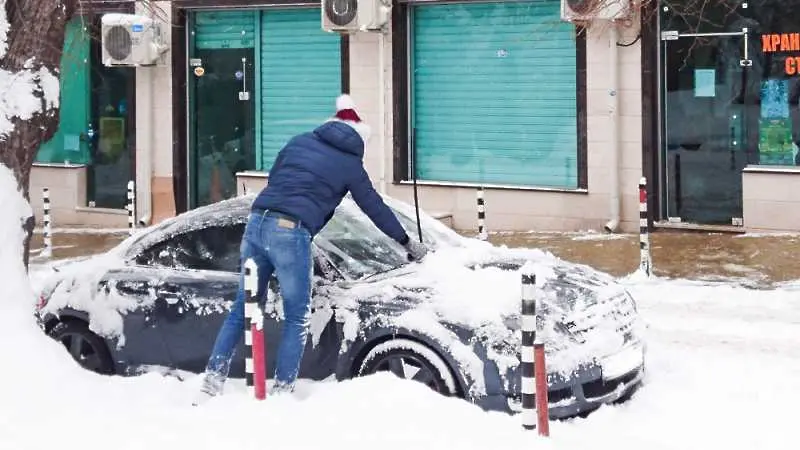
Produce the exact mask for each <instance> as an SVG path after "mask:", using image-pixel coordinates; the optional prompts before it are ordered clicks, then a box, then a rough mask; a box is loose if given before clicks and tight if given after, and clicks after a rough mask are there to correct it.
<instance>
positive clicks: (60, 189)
mask: <svg viewBox="0 0 800 450" xmlns="http://www.w3.org/2000/svg"><path fill="white" fill-rule="evenodd" d="M45 187H46V188H48V189H49V194H50V219H51V222H52V223H51V226H52V227H53V228H60V227H71V226H92V227H109V228H124V227H127V224H128V216H127V212H126V211H125V210H120V209H107V208H89V207H87V206H86V166H85V165H83V164H39V163H37V164H34V166H33V168H32V169H31V182H30V187H29V192H30V203H31V207H32V208H33V214H34V216H35V217H36V226H37V227H41V226H42V210H43V208H42V205H43V203H44V202H43V200H42V190H43V188H45Z"/></svg>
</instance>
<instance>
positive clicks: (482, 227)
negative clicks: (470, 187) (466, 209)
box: [477, 186, 488, 241]
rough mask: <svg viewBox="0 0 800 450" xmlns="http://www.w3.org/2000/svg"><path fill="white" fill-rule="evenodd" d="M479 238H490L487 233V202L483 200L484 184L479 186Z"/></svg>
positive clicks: (483, 239)
mask: <svg viewBox="0 0 800 450" xmlns="http://www.w3.org/2000/svg"><path fill="white" fill-rule="evenodd" d="M477 201H478V239H480V240H482V241H485V240H486V239H487V238H488V235H487V233H486V224H485V222H486V204H485V203H484V201H483V186H481V187H480V188H478V194H477Z"/></svg>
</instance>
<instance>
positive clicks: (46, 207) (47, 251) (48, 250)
mask: <svg viewBox="0 0 800 450" xmlns="http://www.w3.org/2000/svg"><path fill="white" fill-rule="evenodd" d="M42 222H43V225H44V236H43V238H44V248H43V249H42V256H43V257H45V258H50V257H51V256H53V240H52V236H51V234H50V232H51V228H50V225H51V219H50V189H49V188H42Z"/></svg>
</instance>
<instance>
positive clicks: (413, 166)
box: [411, 128, 422, 244]
mask: <svg viewBox="0 0 800 450" xmlns="http://www.w3.org/2000/svg"><path fill="white" fill-rule="evenodd" d="M411 180H412V182H413V185H414V211H415V212H416V213H417V234H418V235H419V243H420V244H422V224H421V223H420V221H419V196H418V194H417V129H416V128H412V129H411Z"/></svg>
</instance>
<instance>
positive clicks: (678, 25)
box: [32, 0, 800, 231]
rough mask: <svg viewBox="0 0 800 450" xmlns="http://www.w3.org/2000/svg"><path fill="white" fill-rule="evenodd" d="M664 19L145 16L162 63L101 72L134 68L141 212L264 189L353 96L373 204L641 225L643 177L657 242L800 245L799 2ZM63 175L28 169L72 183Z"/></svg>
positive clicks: (563, 226)
mask: <svg viewBox="0 0 800 450" xmlns="http://www.w3.org/2000/svg"><path fill="white" fill-rule="evenodd" d="M793 1H794V0H793ZM662 3H663V4H658V5H656V4H655V3H648V5H649V6H648V8H649V9H645V10H644V11H642V12H641V14H636V15H634V16H632V17H631V18H629V19H627V20H624V21H620V22H619V23H617V26H611V24H610V23H609V22H607V21H599V20H598V21H595V22H593V23H591V24H589V25H587V27H586V28H584V27H582V26H578V25H574V24H571V23H568V22H564V21H562V20H561V19H560V5H561V3H560V0H535V1H478V0H463V1H431V0H425V1H415V0H395V1H394V3H393V7H392V15H391V23H390V24H389V26H388V27H387V30H386V33H383V34H380V33H356V34H351V35H339V34H335V33H327V32H325V31H323V30H322V29H321V20H320V4H319V2H318V1H317V2H313V1H309V2H303V1H284V0H278V1H272V2H268V1H259V2H256V1H244V0H228V1H224V0H208V1H205V0H179V1H173V2H155V3H151V4H148V7H147V8H146V9H145V8H143V7H142V6H141V5H140V6H139V7H138V9H136V11H137V12H138V13H140V14H150V15H153V16H154V17H157V18H158V19H159V20H161V21H163V22H164V23H165V24H169V25H167V26H166V27H167V29H168V30H169V32H168V33H167V34H168V38H169V39H168V41H169V42H168V45H169V50H168V51H167V52H166V53H165V54H164V55H163V57H162V59H161V61H160V62H159V63H158V64H157V65H156V66H155V67H138V68H135V69H133V68H113V69H108V70H128V71H130V72H132V73H133V75H132V76H131V80H133V81H132V83H133V84H134V85H135V95H133V96H132V98H130V100H131V107H130V110H129V112H128V114H132V115H133V120H134V121H133V122H131V123H135V128H134V131H133V132H132V133H131V134H132V135H131V138H130V139H129V141H127V142H132V143H133V144H130V145H133V146H134V147H131V148H135V150H133V151H132V153H133V155H132V159H135V167H136V170H135V172H131V174H130V175H129V177H130V178H133V179H135V180H136V181H137V198H138V201H137V203H138V204H137V209H138V216H139V217H138V218H139V219H141V221H142V222H143V223H146V224H149V223H153V222H158V221H159V220H162V219H163V218H165V217H170V216H172V215H174V214H177V213H180V212H183V211H185V210H187V209H191V208H194V207H197V206H201V205H204V204H207V203H210V202H213V201H217V200H219V199H223V198H226V197H230V196H232V195H237V194H238V193H241V192H242V191H243V190H254V189H259V188H260V187H261V186H263V185H264V183H265V182H266V180H267V174H268V172H269V168H270V166H271V164H272V160H273V159H274V157H275V155H276V154H277V152H278V150H279V149H280V147H281V145H282V144H283V143H284V142H285V141H286V139H288V138H289V137H290V136H291V135H293V134H295V133H297V132H300V131H304V130H307V129H309V128H311V127H313V126H315V125H316V124H318V123H320V122H321V121H323V120H325V119H326V118H327V117H329V116H330V115H331V114H332V112H333V106H334V99H335V97H336V96H337V95H338V94H339V93H341V92H349V93H350V94H351V95H352V96H353V97H354V99H355V101H356V103H357V104H358V105H359V108H360V110H361V113H362V116H363V117H364V118H365V120H366V121H367V122H368V124H369V125H370V126H371V127H372V130H373V133H372V136H371V138H370V140H369V141H368V142H367V150H366V156H365V165H366V167H367V170H368V171H369V173H370V175H371V177H372V179H373V181H374V182H375V185H376V188H377V189H378V190H379V191H380V192H385V193H387V194H388V195H391V196H394V197H398V198H400V199H403V200H406V201H411V200H412V198H413V197H412V184H413V182H414V181H416V184H417V186H418V190H419V200H420V206H421V207H422V208H423V209H425V210H427V211H429V212H431V213H433V214H435V215H437V216H439V217H441V218H443V219H445V218H446V219H447V221H448V222H449V223H450V224H451V225H453V226H454V227H456V228H459V229H474V228H475V223H476V201H475V197H476V192H477V190H478V189H479V188H481V187H483V188H484V190H485V199H486V200H485V202H486V211H487V212H486V225H487V227H488V228H489V230H522V231H524V230H585V229H595V230H602V229H607V230H610V231H635V230H637V229H638V222H639V193H638V184H639V180H640V178H641V177H643V176H644V177H646V180H647V186H648V197H647V201H648V207H649V208H648V210H649V214H650V216H651V223H652V224H653V225H655V226H661V227H695V228H711V229H723V230H733V231H743V230H796V229H800V221H798V220H794V218H793V217H794V213H793V212H791V211H793V210H794V209H793V208H792V206H793V203H794V202H796V201H797V200H795V196H794V191H795V189H794V188H793V186H794V183H800V178H798V177H795V176H794V175H795V174H798V173H800V172H797V171H795V168H796V164H797V161H800V157H798V156H797V153H798V152H797V149H798V146H797V143H798V142H800V141H798V138H797V137H796V136H797V135H798V132H797V131H796V130H797V124H798V122H797V121H796V116H797V114H795V112H796V111H797V103H798V101H797V98H798V94H797V92H795V91H797V89H795V83H794V82H793V80H794V77H793V75H795V76H796V74H797V72H798V70H800V56H798V57H797V58H795V56H794V54H793V52H794V53H798V55H800V42H798V40H800V37H798V36H800V34H797V33H800V30H793V29H792V28H791V27H792V25H791V24H792V23H793V22H792V21H791V17H790V16H791V15H790V14H786V13H785V4H786V2H780V4H781V5H784V7H783V8H784V9H783V10H780V11H783V12H780V13H777V11H779V9H778V6H777V5H778V3H779V2H771V1H767V0H759V1H755V2H749V4H744V3H737V4H736V5H738V6H736V5H735V6H734V7H733V11H734V12H735V14H723V13H722V9H720V11H715V10H714V11H711V12H708V11H706V12H704V14H705V16H704V19H703V20H697V19H692V18H691V17H692V15H691V14H690V13H689V12H687V8H688V6H682V5H684V4H685V5H692V4H694V3H696V2H684V3H682V2H679V1H674V2H668V3H664V2H662ZM743 5H744V6H747V7H744V6H743ZM132 8H136V7H134V6H133V5H132ZM730 9H731V8H728V10H730ZM693 20H694V22H693ZM709 24H712V25H709ZM743 30H745V31H743ZM796 31H797V32H796ZM795 47H797V48H795ZM62 84H63V82H62ZM798 92H800V91H798ZM62 94H64V95H66V94H65V91H64V90H62ZM133 104H135V105H136V108H135V109H134V108H133V107H132V105H133ZM793 124H794V126H793ZM62 126H63V124H62ZM62 145H63V144H62ZM43 152H44V147H43V149H42V150H41V151H40V153H43ZM55 160H56V161H53V162H55V163H56V164H55V165H51V166H42V167H37V169H36V170H37V171H40V173H44V171H49V172H47V179H49V180H53V179H55V178H54V177H58V176H60V175H58V173H55V174H54V172H58V171H60V170H63V171H69V169H62V168H59V167H53V166H58V163H59V161H58V158H55ZM76 161H77V160H70V164H73V163H74V162H76ZM60 162H61V163H62V165H63V161H60ZM62 178H63V177H62ZM122 178H123V177H122V176H121V175H120V177H119V179H122ZM78 197H79V196H78ZM123 198H124V197H123ZM32 200H34V203H35V202H36V199H35V196H34V198H32ZM82 200H83V199H80V198H78V199H77V200H76V202H78V203H80V202H81V201H82ZM88 202H89V200H88V197H87V198H86V199H85V202H84V203H86V204H76V205H70V204H69V203H68V202H66V201H65V206H64V207H65V208H84V209H91V208H92V207H91V206H89V204H88ZM54 203H55V200H54ZM56 207H57V206H56V205H55V204H54V206H53V208H54V211H55V208H56ZM94 208H96V209H99V205H98V204H97V202H95V204H94ZM111 209H114V207H112V208H111ZM779 209H780V210H781V211H780V212H781V213H780V214H778V210H779ZM117 210H119V209H118V208H117ZM119 211H120V212H122V213H123V214H124V210H119ZM54 221H56V222H57V221H58V217H54ZM122 223H124V221H123V222H122Z"/></svg>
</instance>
